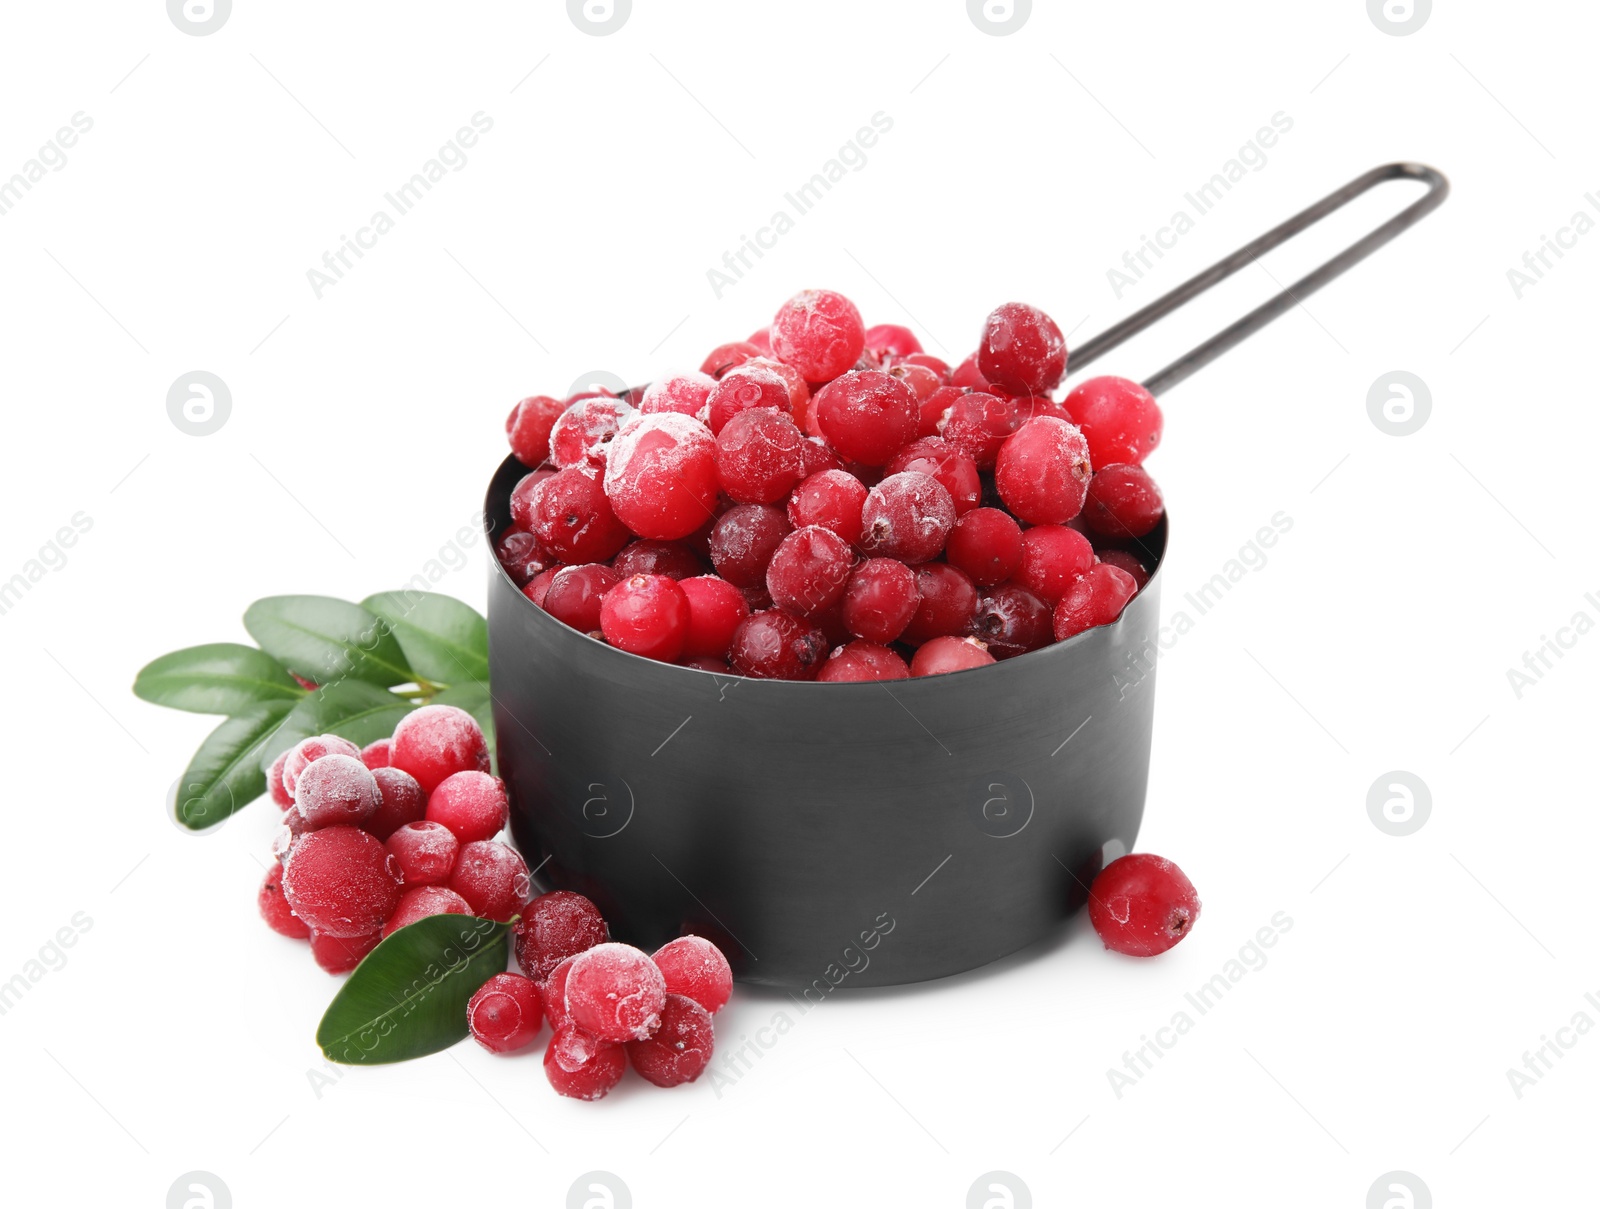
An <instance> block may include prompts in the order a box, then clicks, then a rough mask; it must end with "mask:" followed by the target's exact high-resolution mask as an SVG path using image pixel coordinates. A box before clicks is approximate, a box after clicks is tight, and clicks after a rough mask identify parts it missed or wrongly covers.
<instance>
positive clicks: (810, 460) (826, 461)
mask: <svg viewBox="0 0 1600 1209" xmlns="http://www.w3.org/2000/svg"><path fill="white" fill-rule="evenodd" d="M808 411H809V409H808ZM800 462H801V466H800V472H801V474H802V475H803V476H804V478H807V479H808V478H810V477H811V476H812V475H815V474H821V473H822V472H823V471H824V470H843V469H844V463H843V462H842V461H840V460H839V455H838V454H836V453H834V452H833V450H831V449H829V448H828V443H827V442H826V441H824V440H823V439H822V437H821V435H820V434H813V435H811V436H808V437H807V438H806V440H805V444H804V445H802V446H800Z"/></svg>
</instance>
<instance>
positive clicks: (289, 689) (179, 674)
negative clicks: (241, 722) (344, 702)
mask: <svg viewBox="0 0 1600 1209" xmlns="http://www.w3.org/2000/svg"><path fill="white" fill-rule="evenodd" d="M133 691H134V694H135V695H136V696H139V697H142V698H143V699H144V700H146V701H149V702H151V703H153V704H155V705H165V706H166V707H167V708H169V709H186V710H189V711H190V712H191V713H196V714H228V715H230V716H231V715H234V714H244V713H248V712H250V711H251V710H253V709H254V708H255V707H256V706H258V705H264V704H266V703H267V702H269V701H287V702H289V703H291V704H293V703H294V702H296V701H298V700H300V698H301V697H304V696H305V695H306V690H305V689H303V688H301V687H300V686H299V685H298V684H296V683H295V681H294V677H293V676H291V675H289V671H288V669H287V668H285V667H284V666H283V664H281V663H279V662H278V661H277V660H276V659H274V658H273V657H272V656H271V655H269V654H267V653H266V652H265V651H258V650H256V648H255V647H253V646H245V645H244V644H243V643H239V642H212V643H208V644H206V645H205V646H191V647H185V648H184V649H183V650H181V651H173V652H172V653H171V654H170V655H163V656H161V658H159V659H157V660H155V661H154V662H152V663H148V664H146V665H145V666H144V667H143V668H142V669H141V670H140V672H139V675H138V677H137V678H136V679H135V680H134V682H133Z"/></svg>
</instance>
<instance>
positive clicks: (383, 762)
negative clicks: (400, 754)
mask: <svg viewBox="0 0 1600 1209" xmlns="http://www.w3.org/2000/svg"><path fill="white" fill-rule="evenodd" d="M389 742H390V741H389V740H388V739H374V740H373V741H372V742H371V743H368V744H367V745H366V746H365V747H363V748H362V749H361V762H362V763H363V764H365V765H366V766H367V768H368V770H369V771H370V770H372V769H375V768H388V767H389Z"/></svg>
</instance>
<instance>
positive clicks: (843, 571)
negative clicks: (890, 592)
mask: <svg viewBox="0 0 1600 1209" xmlns="http://www.w3.org/2000/svg"><path fill="white" fill-rule="evenodd" d="M854 562H855V552H854V551H853V550H851V548H850V545H849V543H847V542H846V541H845V540H844V539H843V538H842V537H840V536H839V535H838V534H837V533H835V532H833V531H832V530H831V529H824V528H823V527H822V526H821V525H808V526H807V527H806V528H804V529H796V530H795V531H794V532H793V533H791V534H789V536H787V537H785V538H784V539H783V541H781V542H779V543H778V548H777V549H776V550H775V551H773V554H772V561H771V562H770V563H768V564H767V591H768V592H769V593H771V595H772V602H773V603H774V604H775V605H777V606H778V607H779V608H780V609H787V610H788V611H789V612H791V613H794V614H797V615H799V616H801V617H808V616H811V615H812V614H815V613H820V612H822V611H823V610H824V609H827V608H828V607H830V606H831V605H833V604H834V603H835V602H837V601H838V600H839V598H840V597H841V596H843V595H844V586H845V581H846V580H847V579H849V577H850V567H851V565H852V564H853V563H854Z"/></svg>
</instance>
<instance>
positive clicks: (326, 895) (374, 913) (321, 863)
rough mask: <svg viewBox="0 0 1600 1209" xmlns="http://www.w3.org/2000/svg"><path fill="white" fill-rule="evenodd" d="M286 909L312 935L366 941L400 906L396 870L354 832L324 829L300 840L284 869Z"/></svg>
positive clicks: (381, 850) (354, 829) (359, 832)
mask: <svg viewBox="0 0 1600 1209" xmlns="http://www.w3.org/2000/svg"><path fill="white" fill-rule="evenodd" d="M283 893H284V897H285V898H287V899H288V900H289V906H290V908H291V909H292V910H293V911H294V913H295V914H296V915H298V916H299V917H300V918H301V919H303V920H305V921H306V925H307V926H308V927H310V928H311V929H312V930H313V931H317V932H322V933H325V934H326V935H328V936H366V935H367V934H369V933H372V932H376V931H377V930H378V929H379V928H381V927H382V926H383V921H384V920H386V919H388V918H389V916H390V915H391V914H392V913H393V912H394V909H395V906H396V905H397V904H398V903H399V901H400V867H399V865H398V864H397V863H396V862H395V859H394V857H393V856H391V855H390V854H389V853H388V852H387V851H386V850H385V849H384V846H383V845H382V844H381V843H379V842H378V841H377V840H376V839H374V838H373V837H372V836H370V835H368V834H367V833H366V832H365V831H362V830H361V829H360V828H357V827H346V826H334V827H324V828H323V829H322V830H321V831H312V832H308V833H307V834H305V835H303V836H301V837H300V839H299V840H298V841H297V842H296V843H295V846H294V851H292V852H291V853H290V854H289V859H288V861H287V862H286V863H285V864H284V867H283Z"/></svg>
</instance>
